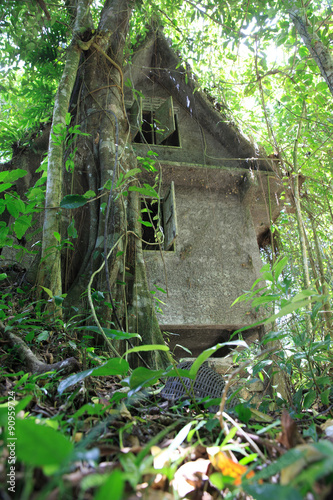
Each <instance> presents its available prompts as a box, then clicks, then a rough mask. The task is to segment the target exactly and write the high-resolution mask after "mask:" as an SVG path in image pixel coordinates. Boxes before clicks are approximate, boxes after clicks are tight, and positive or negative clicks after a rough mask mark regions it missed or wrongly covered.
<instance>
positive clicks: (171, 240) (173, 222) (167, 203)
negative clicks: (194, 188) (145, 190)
mask: <svg viewBox="0 0 333 500" xmlns="http://www.w3.org/2000/svg"><path fill="white" fill-rule="evenodd" d="M152 202H156V204H158V206H157V213H156V211H155V213H151V214H150V215H148V221H147V220H146V221H145V222H150V223H151V224H153V227H151V226H146V225H145V224H143V225H142V239H143V240H144V241H143V246H144V245H145V241H146V242H147V243H148V244H146V245H147V246H146V248H144V250H145V251H154V250H155V251H156V250H160V249H161V250H164V251H166V252H170V251H174V250H175V241H176V238H177V236H178V224H177V210H176V197H175V185H174V182H173V181H172V182H171V184H170V187H169V189H168V190H167V191H166V193H165V196H164V197H163V198H162V199H160V200H157V199H155V198H146V197H145V198H142V204H141V207H142V205H143V206H144V208H145V209H148V210H150V209H151V203H152ZM141 213H147V212H141ZM141 217H142V216H141ZM157 217H158V219H157ZM161 219H162V220H161ZM142 220H144V218H143V217H142ZM161 222H162V223H161ZM152 230H153V231H154V238H155V241H151V240H152V236H151V235H150V236H149V238H147V234H148V233H151V231H152ZM145 233H146V235H145ZM162 235H163V241H161V236H162Z"/></svg>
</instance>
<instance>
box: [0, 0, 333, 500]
mask: <svg viewBox="0 0 333 500" xmlns="http://www.w3.org/2000/svg"><path fill="white" fill-rule="evenodd" d="M156 27H160V28H162V27H163V29H164V33H165V35H166V36H168V37H170V40H171V42H170V43H172V46H173V48H174V49H175V51H177V52H178V53H179V54H180V56H181V58H182V60H183V61H184V67H186V68H188V74H186V75H185V78H186V79H187V78H189V77H191V71H193V73H194V74H195V76H196V83H197V88H196V91H199V90H200V91H204V92H206V93H207V95H208V96H209V99H210V101H211V102H213V103H214V106H215V107H216V109H217V110H219V111H223V113H224V115H223V117H224V118H223V119H225V116H227V119H228V121H229V122H230V124H233V125H234V126H237V127H239V128H240V129H241V130H242V132H243V134H245V135H246V136H247V137H248V138H249V139H250V140H251V141H252V142H254V143H255V144H256V145H257V148H258V151H259V155H260V157H261V156H262V157H267V156H269V157H270V159H271V161H272V162H273V164H274V172H275V174H276V175H277V177H279V179H280V180H281V183H283V185H284V192H283V193H282V195H281V200H280V202H281V204H282V205H283V208H282V211H281V213H280V216H279V217H278V218H277V219H276V220H275V217H274V214H270V220H271V227H270V231H269V234H268V235H267V241H266V243H265V245H263V248H262V250H261V252H262V257H263V260H264V261H265V264H264V265H263V268H262V276H261V277H260V279H258V280H257V281H256V282H255V283H254V284H253V287H252V288H251V289H250V290H244V294H243V295H242V296H240V297H239V298H238V299H237V301H236V302H235V303H239V302H243V301H247V302H249V304H251V306H252V308H253V309H255V310H257V311H258V313H259V314H260V318H261V319H260V321H259V320H258V322H257V323H256V324H255V325H252V326H257V325H265V327H266V333H265V335H263V337H262V338H261V339H260V341H259V340H258V341H257V342H255V343H253V345H251V346H250V347H247V348H246V349H244V350H237V349H236V348H235V347H237V345H240V344H243V343H242V340H241V335H242V330H240V331H239V332H236V333H237V334H239V336H240V340H236V337H234V338H232V339H230V342H228V343H226V345H228V346H229V347H230V348H232V349H234V350H233V351H232V361H233V366H234V371H232V372H231V373H228V375H227V376H226V378H227V377H228V384H227V385H226V388H225V391H224V394H223V397H222V399H221V400H220V399H219V400H218V401H216V400H209V398H205V400H204V401H203V402H200V401H198V400H196V399H195V398H194V397H193V393H192V391H189V393H188V394H187V396H186V398H184V399H183V400H181V401H173V402H171V403H169V404H168V403H167V402H166V401H163V400H162V399H161V397H160V396H159V392H160V389H161V387H162V383H163V382H165V381H166V380H167V379H168V378H169V377H172V376H187V377H189V378H191V380H195V377H196V375H197V372H198V370H199V368H200V366H201V365H202V364H203V363H204V362H205V361H206V360H207V359H208V358H210V357H211V356H212V355H213V354H214V353H215V352H216V350H217V349H218V348H220V347H221V345H217V346H215V347H213V348H211V349H207V350H206V351H204V352H203V353H202V354H201V355H200V356H199V357H198V358H197V359H196V361H195V363H194V364H193V366H192V368H191V369H190V370H189V371H185V370H178V369H177V367H176V363H175V361H174V360H173V357H172V353H170V351H169V349H168V347H166V345H165V342H164V338H163V336H162V333H161V331H160V329H159V325H158V321H157V316H156V314H157V313H160V312H161V311H163V301H166V300H167V298H165V295H166V293H165V290H163V289H161V288H159V287H157V289H156V290H149V289H148V284H147V279H146V275H145V268H144V263H143V252H142V245H141V242H140V241H139V238H138V235H140V234H141V225H142V224H144V225H146V226H149V227H154V228H155V229H156V231H155V233H156V240H157V241H158V242H160V239H161V237H162V236H163V234H162V233H161V231H160V229H159V217H160V210H158V211H157V214H158V215H157V216H156V219H155V217H154V220H153V218H150V221H147V220H143V219H142V218H139V219H138V218H137V217H136V216H135V213H136V212H135V210H137V211H138V210H139V208H138V207H139V202H140V196H148V197H149V198H150V199H153V201H154V202H156V203H159V201H160V192H159V187H160V172H159V168H158V158H157V157H156V153H154V152H152V151H151V152H149V154H148V155H147V157H145V158H143V157H139V158H136V157H135V155H134V153H133V150H132V148H131V147H128V148H126V147H125V146H126V145H127V144H128V143H129V141H128V139H129V133H128V124H127V116H126V110H125V107H124V100H123V86H124V84H125V85H126V82H123V78H122V77H123V73H122V68H123V67H124V66H125V64H127V63H130V62H131V58H132V56H133V54H134V53H135V51H136V49H137V47H138V46H139V44H140V42H142V41H143V40H144V39H145V36H146V35H147V33H148V32H149V30H151V29H156ZM331 34H332V21H331V7H330V5H329V4H326V3H322V2H317V1H314V2H312V3H303V2H302V1H296V0H291V1H290V2H289V3H285V2H282V1H280V0H277V1H275V2H262V1H258V2H253V3H251V2H247V1H244V0H235V1H233V2H231V3H230V2H219V1H214V0H211V1H208V0H207V1H200V2H194V1H190V0H185V1H184V0H179V1H178V0H176V1H175V0H157V1H154V2H152V1H148V0H142V1H135V2H132V1H129V0H105V2H100V1H97V0H96V1H93V2H91V1H89V0H53V1H52V2H51V1H48V0H47V1H44V0H38V1H33V0H9V1H6V2H3V5H1V6H0V49H1V59H0V71H1V77H2V78H1V81H0V160H1V162H2V163H1V165H0V167H1V168H0V249H1V252H2V253H1V255H0V292H1V293H0V334H1V345H0V359H1V378H0V388H1V392H0V430H1V432H2V437H1V440H2V443H3V444H4V447H3V450H2V451H1V456H0V483H1V484H2V486H1V488H2V490H1V494H2V496H3V497H4V498H5V499H7V498H20V499H21V500H28V499H30V498H31V499H32V498H38V499H40V500H44V499H45V500H46V499H51V498H63V499H67V498H68V499H72V498H78V499H88V498H94V499H95V500H100V499H104V498H111V499H112V500H118V499H119V500H121V499H126V498H161V499H162V498H167V499H178V498H205V499H207V498H226V499H232V498H251V497H252V498H254V499H257V500H264V499H267V498H277V499H284V500H298V499H302V498H309V499H310V498H316V499H320V500H321V499H325V498H330V496H329V495H332V484H333V459H332V457H333V445H332V442H331V439H332V427H333V423H332V416H333V413H332V403H333V392H332V385H333V384H332V378H333V368H332V355H333V351H332V339H333V330H332V312H331V307H330V302H331V296H332V273H333V270H332V269H333V268H332V264H331V262H332V224H333V211H332V210H333V209H332V203H333V196H332V178H333V170H332V151H333V149H332V139H331V138H332V135H333V128H332V123H333V122H332V108H333V106H332V95H333V59H332V55H331V53H330V39H331ZM103 64H104V66H103ZM102 66H103V67H106V68H107V75H108V76H107V81H106V80H105V73H104V72H103V71H101V67H102ZM105 82H106V83H105ZM110 82H112V84H111V85H110ZM106 87H107V88H108V94H107V97H106V101H105V100H104V99H105V94H104V93H103V89H105V88H106ZM92 89H94V90H92ZM133 90H134V91H135V93H136V95H137V97H138V98H140V97H142V96H141V95H140V92H139V90H136V89H133ZM108 99H109V100H108ZM105 102H106V103H107V106H106V105H105ZM82 103H84V104H83V105H82V106H81V104H82ZM106 108H107V110H108V111H106V112H105V113H103V114H102V113H101V110H105V109H106ZM87 110H88V111H89V120H88V121H87V120H86V113H87ZM221 116H222V115H221ZM49 135H50V137H51V140H50V145H49V149H48V155H47V157H46V156H45V151H46V150H47V145H46V144H47V142H48V137H49ZM89 141H90V142H89ZM99 141H102V142H101V144H102V143H103V144H108V145H110V146H109V147H110V151H111V152H112V154H111V159H112V161H111V162H110V151H108V153H105V150H106V149H107V148H105V147H104V149H103V148H102V147H100V149H99V151H98V152H97V153H96V151H95V146H96V145H97V144H98V143H99ZM147 171H148V172H153V173H154V175H155V174H156V178H155V182H154V183H153V185H150V184H147V183H142V184H141V183H140V174H142V173H143V172H147ZM269 207H270V203H269V200H268V204H267V209H268V211H269ZM143 211H146V212H147V211H148V212H149V210H148V208H147V207H146V208H145V209H143ZM61 219H62V223H61V222H60V221H61ZM83 219H84V220H85V223H84V224H82V220H83ZM82 227H83V229H82ZM110 228H111V229H110ZM6 252H7V253H6ZM8 252H9V253H8ZM10 252H12V253H10ZM4 255H7V257H6V258H5V257H4ZM8 255H11V256H12V255H14V256H15V258H13V257H11V258H8ZM26 258H28V260H27V261H26V262H29V263H30V264H29V268H28V269H25V268H24V267H23V266H22V264H21V263H22V262H23V260H24V259H26ZM87 269H89V270H90V271H89V272H90V274H88V273H87V272H86V270H87ZM81 276H82V277H81ZM133 283H135V285H134V284H133ZM134 290H136V292H134ZM138 290H139V291H138ZM162 299H163V301H162ZM137 308H140V310H141V312H142V314H141V317H139V318H134V316H135V315H134V313H133V311H135V310H137ZM234 335H235V336H236V334H234ZM282 375H283V377H284V378H285V380H283V381H282ZM233 383H235V386H234V387H233V386H232V384H233ZM258 383H259V384H262V385H264V386H265V390H264V391H262V392H261V394H260V396H259V398H258V397H254V396H253V397H250V398H248V397H246V395H245V393H244V392H242V389H243V387H244V386H247V387H251V385H254V384H258ZM230 391H231V392H230ZM251 394H253V393H251ZM235 397H236V398H237V402H236V404H235V403H231V401H234V399H233V398H235ZM214 405H219V406H220V412H219V413H217V414H216V412H214V411H209V408H210V409H211V410H212V407H213V409H214Z"/></svg>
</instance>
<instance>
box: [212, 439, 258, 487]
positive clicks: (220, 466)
mask: <svg viewBox="0 0 333 500" xmlns="http://www.w3.org/2000/svg"><path fill="white" fill-rule="evenodd" d="M207 451H208V456H209V459H210V461H211V463H212V465H213V467H214V468H215V469H216V470H218V471H220V472H222V474H223V475H224V476H228V477H232V478H234V480H235V481H234V485H235V486H239V485H240V484H242V476H243V475H244V474H245V473H246V471H247V470H248V468H247V467H245V465H241V464H239V463H238V462H234V461H233V460H231V458H228V457H227V455H226V454H225V453H223V451H219V452H217V453H216V454H213V455H211V454H210V452H209V448H207ZM253 476H254V472H253V470H251V471H250V472H248V473H247V474H246V476H245V477H246V478H247V479H249V478H250V477H253Z"/></svg>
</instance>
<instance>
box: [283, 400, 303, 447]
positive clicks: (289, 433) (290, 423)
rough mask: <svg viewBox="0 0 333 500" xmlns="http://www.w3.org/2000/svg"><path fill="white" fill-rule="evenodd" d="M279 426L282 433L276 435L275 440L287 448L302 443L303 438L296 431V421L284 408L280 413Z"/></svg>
mask: <svg viewBox="0 0 333 500" xmlns="http://www.w3.org/2000/svg"><path fill="white" fill-rule="evenodd" d="M281 427H282V433H281V434H280V436H278V438H277V441H278V442H279V443H281V444H282V445H283V446H284V447H285V448H287V450H290V449H291V448H294V447H295V446H296V445H298V444H301V443H304V440H303V439H302V437H301V435H300V433H299V432H298V429H297V425H296V422H295V421H294V420H293V419H292V418H291V416H290V415H289V413H288V412H287V411H286V410H284V411H283V413H282V417H281Z"/></svg>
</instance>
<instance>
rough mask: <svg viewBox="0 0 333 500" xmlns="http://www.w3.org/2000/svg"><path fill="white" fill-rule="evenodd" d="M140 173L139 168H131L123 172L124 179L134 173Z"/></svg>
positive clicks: (132, 175)
mask: <svg viewBox="0 0 333 500" xmlns="http://www.w3.org/2000/svg"><path fill="white" fill-rule="evenodd" d="M140 173H141V168H132V169H131V170H129V171H128V172H126V174H125V179H128V177H134V176H135V175H136V174H140Z"/></svg>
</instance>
